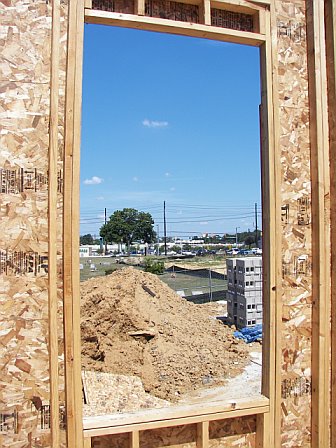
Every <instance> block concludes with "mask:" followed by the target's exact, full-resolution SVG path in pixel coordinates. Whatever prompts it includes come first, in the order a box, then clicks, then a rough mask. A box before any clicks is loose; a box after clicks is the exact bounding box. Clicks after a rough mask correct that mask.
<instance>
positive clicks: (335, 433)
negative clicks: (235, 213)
mask: <svg viewBox="0 0 336 448" xmlns="http://www.w3.org/2000/svg"><path fill="white" fill-rule="evenodd" d="M325 18H326V19H325V22H326V51H327V55H326V59H327V61H328V64H327V80H328V106H329V107H328V113H329V160H330V180H331V182H330V202H331V203H330V209H331V214H330V221H331V411H330V429H331V434H330V437H331V447H334V446H336V231H335V229H336V182H335V178H336V158H335V154H336V2H335V0H327V1H326V2H325Z"/></svg>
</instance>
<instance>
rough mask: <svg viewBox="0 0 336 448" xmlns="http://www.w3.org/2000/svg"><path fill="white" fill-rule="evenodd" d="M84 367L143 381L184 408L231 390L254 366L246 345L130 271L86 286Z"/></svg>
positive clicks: (149, 278) (148, 277) (200, 310)
mask: <svg viewBox="0 0 336 448" xmlns="http://www.w3.org/2000/svg"><path fill="white" fill-rule="evenodd" d="M81 296H82V306H81V335H82V365H83V369H85V370H96V371H101V372H109V373H114V374H120V375H135V376H138V377H140V378H141V380H142V382H143V384H144V388H145V390H146V392H149V393H151V394H153V395H155V396H156V397H159V398H161V399H165V400H170V401H177V400H178V399H179V397H181V396H182V394H186V393H188V392H190V391H193V390H196V389H199V388H202V387H210V386H220V385H223V384H224V383H225V381H226V379H228V378H229V377H234V376H236V375H238V374H239V373H241V372H242V370H243V368H244V367H245V365H246V364H247V363H248V361H249V354H248V351H247V349H246V347H245V344H244V343H243V342H241V341H239V340H237V339H236V338H234V337H233V334H232V333H233V331H232V330H231V329H230V328H228V327H225V326H224V325H223V324H222V323H220V322H219V321H217V320H216V319H214V318H210V317H209V310H208V307H203V305H195V304H193V303H190V302H187V301H186V300H185V299H182V298H181V297H179V296H178V295H177V294H175V292H174V291H173V290H172V289H170V288H169V287H168V286H167V285H166V284H164V283H162V282H161V281H160V279H159V277H158V276H156V275H152V274H149V273H145V272H141V271H139V270H136V269H134V268H131V267H128V268H125V269H122V270H119V271H116V272H114V273H113V274H111V275H109V276H106V277H100V278H92V279H90V280H87V281H86V282H83V283H82V285H81Z"/></svg>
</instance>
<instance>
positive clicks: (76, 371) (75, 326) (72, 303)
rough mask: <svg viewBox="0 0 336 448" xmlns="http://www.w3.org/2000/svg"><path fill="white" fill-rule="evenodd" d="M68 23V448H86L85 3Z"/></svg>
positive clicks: (75, 5)
mask: <svg viewBox="0 0 336 448" xmlns="http://www.w3.org/2000/svg"><path fill="white" fill-rule="evenodd" d="M68 21H69V22H68V23H69V25H68V50H67V82H66V105H65V112H66V115H65V148H64V214H63V233H64V238H63V273H64V278H63V288H64V341H65V379H66V416H67V444H68V448H79V447H81V446H83V430H82V406H81V403H82V390H81V355H80V354H81V347H80V315H79V313H80V304H79V300H80V294H79V270H78V253H79V240H78V235H79V161H80V156H79V151H80V117H81V96H82V90H81V89H82V55H83V33H84V2H83V0H76V1H75V0H70V2H69V18H68Z"/></svg>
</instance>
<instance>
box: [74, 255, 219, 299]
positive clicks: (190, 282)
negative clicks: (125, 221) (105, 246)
mask: <svg viewBox="0 0 336 448" xmlns="http://www.w3.org/2000/svg"><path fill="white" fill-rule="evenodd" d="M195 258H196V257H195ZM197 258H198V260H197V259H196V260H195V259H193V260H192V265H193V266H194V267H197V268H204V269H209V268H212V269H215V268H218V267H223V264H224V262H223V259H221V260H214V259H213V258H210V257H209V259H207V258H205V257H197ZM116 261H117V260H116V258H107V257H106V258H103V257H90V258H80V260H79V263H80V265H81V267H82V269H81V270H80V280H81V281H85V280H87V279H89V278H92V277H101V276H105V272H106V271H107V270H111V269H121V268H123V267H125V266H126V265H125V264H121V263H116ZM171 264H172V263H171V262H170V263H167V266H168V265H171ZM173 264H175V265H181V266H186V267H187V266H188V265H191V263H190V260H188V263H185V261H184V260H182V261H180V262H179V261H177V260H176V261H174V262H173ZM92 265H94V266H95V269H92ZM139 269H140V268H139ZM159 277H160V280H161V281H163V282H164V283H166V284H167V285H168V286H169V287H170V288H172V289H173V290H174V291H184V294H185V295H186V296H191V295H193V293H196V292H198V293H199V294H200V293H202V294H207V293H210V289H211V291H212V292H216V291H223V290H226V289H227V281H226V280H221V279H216V278H211V279H210V276H209V277H206V276H205V277H199V276H196V275H191V274H190V273H188V271H185V272H175V273H172V272H165V273H164V274H162V275H160V276H159ZM210 283H211V288H210Z"/></svg>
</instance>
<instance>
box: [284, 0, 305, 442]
mask: <svg viewBox="0 0 336 448" xmlns="http://www.w3.org/2000/svg"><path fill="white" fill-rule="evenodd" d="M276 16H277V37H278V40H277V43H278V52H277V54H278V82H279V86H278V100H279V121H280V150H281V167H282V168H281V202H282V225H283V238H282V274H283V282H282V287H283V296H282V304H283V314H282V342H281V343H282V374H281V375H282V378H281V380H282V381H281V394H282V429H281V434H282V446H284V447H299V446H300V447H303V446H304V447H308V446H310V440H311V331H312V295H311V293H312V266H311V256H312V253H311V189H310V188H311V187H310V178H311V176H310V143H309V103H308V72H307V40H306V16H305V2H304V1H298V0H296V1H294V2H293V1H277V2H276Z"/></svg>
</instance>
